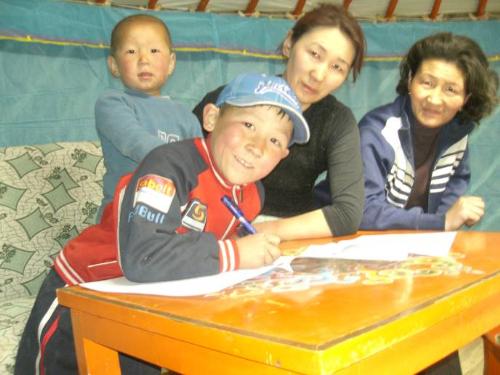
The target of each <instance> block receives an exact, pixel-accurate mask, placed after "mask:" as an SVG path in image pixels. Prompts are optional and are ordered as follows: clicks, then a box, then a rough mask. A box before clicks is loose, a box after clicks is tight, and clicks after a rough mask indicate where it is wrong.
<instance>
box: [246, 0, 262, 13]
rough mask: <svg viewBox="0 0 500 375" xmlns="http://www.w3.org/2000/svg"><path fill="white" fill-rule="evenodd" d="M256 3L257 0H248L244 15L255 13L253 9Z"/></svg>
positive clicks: (257, 2)
mask: <svg viewBox="0 0 500 375" xmlns="http://www.w3.org/2000/svg"><path fill="white" fill-rule="evenodd" d="M257 4H259V0H250V1H249V2H248V5H247V9H245V12H244V13H245V15H247V16H250V15H252V14H254V13H255V9H257Z"/></svg>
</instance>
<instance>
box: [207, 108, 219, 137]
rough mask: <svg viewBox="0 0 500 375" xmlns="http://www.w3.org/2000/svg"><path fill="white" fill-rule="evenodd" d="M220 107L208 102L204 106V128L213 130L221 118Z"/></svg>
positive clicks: (209, 130)
mask: <svg viewBox="0 0 500 375" xmlns="http://www.w3.org/2000/svg"><path fill="white" fill-rule="evenodd" d="M219 111H220V108H219V107H217V106H216V105H215V104H213V103H208V104H207V105H205V107H204V108H203V129H205V130H206V131H207V132H209V133H210V132H212V131H213V130H214V129H215V125H216V124H217V119H218V118H219Z"/></svg>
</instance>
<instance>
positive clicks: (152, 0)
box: [148, 0, 158, 9]
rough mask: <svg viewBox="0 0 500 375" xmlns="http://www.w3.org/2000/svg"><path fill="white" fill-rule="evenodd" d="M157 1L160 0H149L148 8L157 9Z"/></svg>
mask: <svg viewBox="0 0 500 375" xmlns="http://www.w3.org/2000/svg"><path fill="white" fill-rule="evenodd" d="M157 2H158V0H149V1H148V9H155V8H156V3H157Z"/></svg>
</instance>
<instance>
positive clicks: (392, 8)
mask: <svg viewBox="0 0 500 375" xmlns="http://www.w3.org/2000/svg"><path fill="white" fill-rule="evenodd" d="M397 6H398V0H390V1H389V5H388V6H387V11H386V12H385V19H386V20H390V19H391V18H392V16H393V15H394V11H395V10H396V7H397Z"/></svg>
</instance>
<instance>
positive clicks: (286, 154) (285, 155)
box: [281, 148, 290, 159]
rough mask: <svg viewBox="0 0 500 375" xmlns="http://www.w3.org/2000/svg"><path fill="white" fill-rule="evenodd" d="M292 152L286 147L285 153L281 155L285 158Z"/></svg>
mask: <svg viewBox="0 0 500 375" xmlns="http://www.w3.org/2000/svg"><path fill="white" fill-rule="evenodd" d="M289 153H290V149H289V148H286V149H285V150H284V151H283V155H281V158H282V159H284V158H286V157H287V156H288V154H289Z"/></svg>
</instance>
